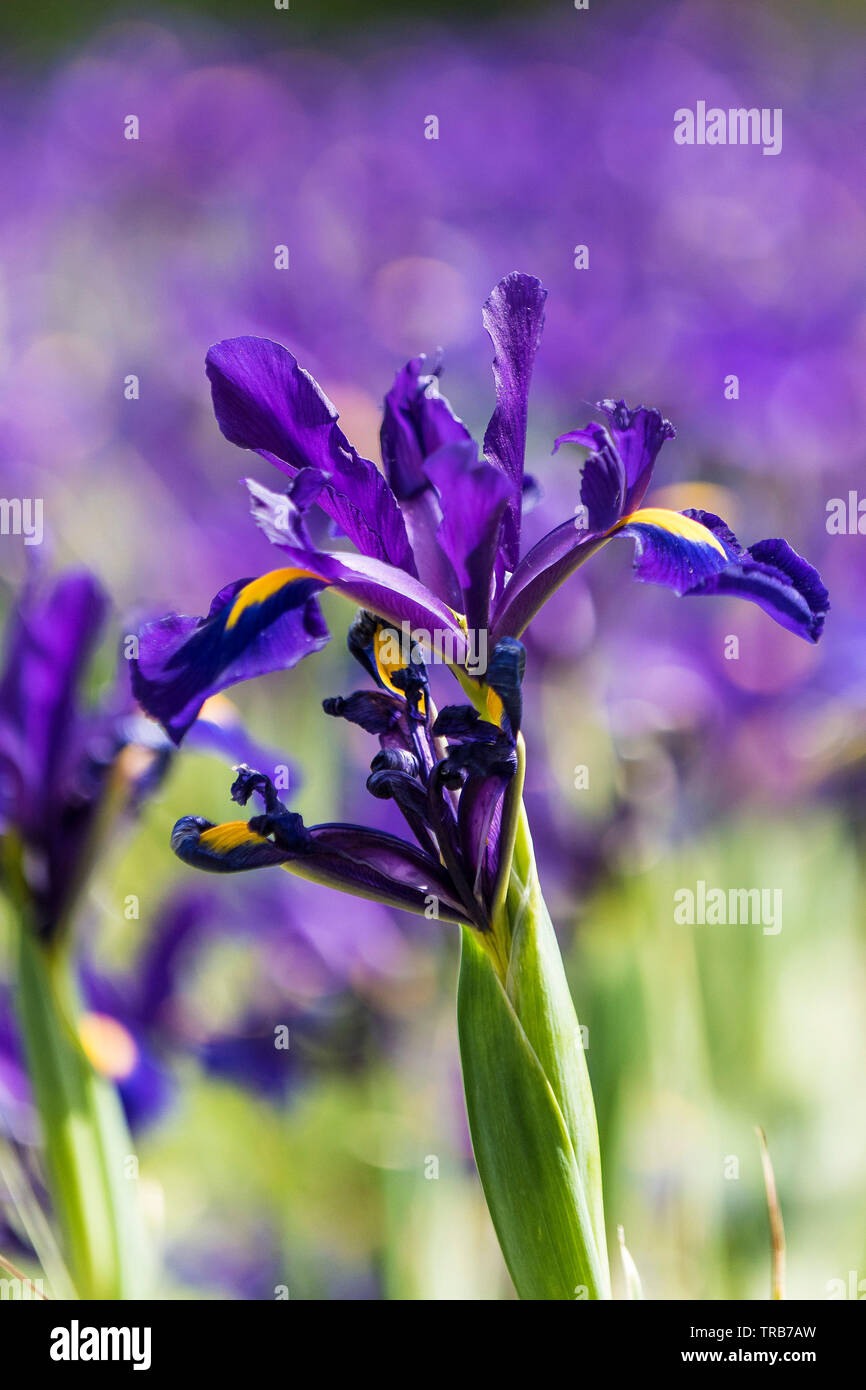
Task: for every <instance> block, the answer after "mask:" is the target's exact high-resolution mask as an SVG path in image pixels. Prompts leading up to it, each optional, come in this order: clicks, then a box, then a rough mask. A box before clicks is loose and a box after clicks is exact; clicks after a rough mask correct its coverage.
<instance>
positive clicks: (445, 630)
mask: <svg viewBox="0 0 866 1390" xmlns="http://www.w3.org/2000/svg"><path fill="white" fill-rule="evenodd" d="M247 487H248V488H249V491H250V496H251V499H252V512H253V516H254V518H255V520H256V522H257V524H258V525H259V526H260V527H261V528H262V530H263V531H264V533H265V535H266V536H267V538H268V540H269V541H271V543H272V544H273V545H276V546H279V548H280V550H282V551H284V552H285V553H286V554H287V555H288V556H289V557H290V559H291V561H292V564H293V565H295V566H297V567H298V568H299V569H302V570H305V571H308V572H310V573H314V574H316V575H317V576H318V577H319V578H320V579H321V581H322V584H323V585H329V586H331V587H332V588H334V589H335V590H337V592H338V593H341V594H344V595H345V596H346V597H347V598H350V599H351V600H352V601H353V602H354V603H357V604H359V605H360V607H361V608H366V609H368V610H369V611H370V612H371V613H375V614H377V615H378V616H379V617H380V618H384V619H385V621H386V622H389V623H393V624H394V625H395V627H397V628H398V629H399V628H400V627H401V624H403V623H408V624H409V628H410V629H411V630H413V631H418V632H421V633H426V634H429V636H430V638H434V637H436V635H437V634H438V635H440V636H441V637H448V638H449V640H450V641H451V644H452V646H453V648H454V654H455V660H456V661H460V662H462V661H463V660H465V656H466V651H467V648H466V639H465V637H464V634H463V630H462V628H461V627H460V624H459V623H458V622H457V620H456V618H455V617H454V614H453V613H452V611H451V609H450V608H449V607H448V605H447V604H445V603H443V602H442V601H441V600H440V599H438V598H436V596H435V595H434V594H432V593H431V592H430V590H429V589H428V588H426V587H425V585H423V584H422V583H421V581H420V580H419V579H416V578H414V576H412V575H410V574H407V573H406V572H405V571H404V570H399V569H395V568H394V567H393V566H391V565H386V564H384V563H383V562H382V561H381V560H377V559H374V558H373V557H372V556H369V555H355V554H353V553H352V552H351V551H339V552H335V551H331V552H328V551H312V550H302V549H299V548H298V547H297V546H295V545H294V544H293V543H292V540H291V536H290V534H289V533H288V532H287V531H286V528H285V525H284V520H283V516H284V506H283V504H284V502H285V499H284V498H281V497H280V495H279V494H278V493H275V492H270V491H269V490H268V488H266V487H262V485H261V483H254V482H252V481H251V480H250V479H247ZM418 640H419V641H420V640H421V639H420V638H418Z"/></svg>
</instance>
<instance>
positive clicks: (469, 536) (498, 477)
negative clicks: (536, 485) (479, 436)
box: [425, 440, 516, 632]
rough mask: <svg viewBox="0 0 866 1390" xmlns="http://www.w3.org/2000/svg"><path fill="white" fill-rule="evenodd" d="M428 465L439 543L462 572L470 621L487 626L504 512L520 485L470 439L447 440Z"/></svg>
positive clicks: (457, 571)
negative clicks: (434, 494)
mask: <svg viewBox="0 0 866 1390" xmlns="http://www.w3.org/2000/svg"><path fill="white" fill-rule="evenodd" d="M425 468H426V471H427V473H428V474H429V476H430V478H431V479H432V481H433V484H434V486H435V488H436V491H437V492H438V493H439V497H440V500H441V503H442V521H441V523H440V526H439V529H438V537H439V543H440V545H441V547H442V549H443V551H444V552H445V554H446V555H447V556H448V559H449V560H450V561H451V564H452V566H453V568H454V573H455V574H456V575H457V580H458V582H459V584H460V591H461V594H462V596H463V602H462V608H463V612H464V613H465V615H466V623H467V626H468V627H469V628H471V629H472V630H473V631H474V632H481V631H482V630H483V629H486V627H487V619H488V612H489V607H490V592H491V584H492V580H493V568H494V564H495V561H496V552H497V550H498V547H499V535H500V530H501V526H502V518H503V515H504V513H505V509H506V507H507V506H508V505H509V502H510V501H512V500H513V499H514V497H515V495H516V493H515V488H514V486H513V484H512V483H510V482H509V480H508V478H507V477H506V476H505V474H504V473H502V472H501V471H500V470H499V469H498V468H494V466H493V464H490V463H485V462H484V460H481V459H479V458H478V454H477V450H476V448H475V445H474V443H473V442H472V441H471V440H469V441H468V442H462V443H458V444H446V445H445V446H444V447H443V448H441V449H439V450H438V452H437V453H435V454H434V455H433V456H432V458H430V459H428V460H427V463H426V465H425Z"/></svg>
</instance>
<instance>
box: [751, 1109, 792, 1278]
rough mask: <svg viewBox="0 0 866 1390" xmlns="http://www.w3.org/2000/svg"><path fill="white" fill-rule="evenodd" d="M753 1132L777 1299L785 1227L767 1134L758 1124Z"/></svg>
mask: <svg viewBox="0 0 866 1390" xmlns="http://www.w3.org/2000/svg"><path fill="white" fill-rule="evenodd" d="M755 1133H756V1134H757V1136H758V1142H759V1143H760V1145H761V1167H762V1168H763V1170H764V1188H765V1190H766V1193H767V1213H768V1216H769V1219H770V1252H771V1276H770V1279H771V1291H770V1297H771V1299H774V1300H779V1299H783V1298H784V1297H785V1227H784V1224H783V1222H782V1208H781V1207H780V1205H779V1194H778V1192H777V1191H776V1175H775V1173H774V1172H773V1162H772V1159H771V1158H770V1150H769V1147H768V1145H767V1136H766V1134H765V1133H764V1131H763V1130H762V1129H761V1127H760V1125H756V1126H755Z"/></svg>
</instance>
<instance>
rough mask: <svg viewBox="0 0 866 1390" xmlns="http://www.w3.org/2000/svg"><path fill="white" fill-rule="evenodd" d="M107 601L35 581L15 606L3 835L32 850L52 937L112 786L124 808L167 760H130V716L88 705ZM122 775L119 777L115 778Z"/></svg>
mask: <svg viewBox="0 0 866 1390" xmlns="http://www.w3.org/2000/svg"><path fill="white" fill-rule="evenodd" d="M106 610H107V600H106V597H105V595H104V594H103V592H102V590H101V588H100V587H99V585H98V583H97V581H96V580H95V579H94V577H93V576H92V575H91V574H89V573H86V572H80V573H68V574H63V575H61V576H59V577H58V578H56V579H54V580H52V581H50V582H49V583H47V584H43V583H41V582H39V581H38V580H37V579H35V578H32V579H31V581H30V582H29V583H28V585H27V586H26V588H25V590H24V592H23V594H22V595H21V597H20V599H19V601H18V603H17V604H16V607H15V609H14V612H13V615H12V618H11V622H10V625H9V629H8V632H7V640H6V657H5V663H4V666H3V671H2V675H0V835H2V837H3V838H4V840H5V839H6V838H7V837H8V836H14V837H16V838H17V840H18V841H19V842H20V845H21V847H22V870H23V873H24V875H25V878H26V881H27V888H28V892H29V895H30V898H31V902H32V908H33V913H34V917H35V922H36V928H37V930H38V931H39V932H40V934H41V935H43V936H44V937H45V938H49V937H52V936H53V935H54V934H55V933H56V932H57V931H58V930H59V929H60V927H61V926H62V924H63V922H64V921H65V920H66V919H67V917H68V915H69V912H70V909H71V907H72V904H73V901H74V899H75V896H76V891H77V889H78V887H79V885H80V883H81V882H82V880H83V877H84V875H85V873H86V867H87V864H88V862H89V859H90V855H91V852H92V839H93V831H94V829H95V826H96V823H97V820H98V811H99V808H100V807H101V806H102V805H103V804H104V803H105V801H106V799H107V797H108V796H109V792H110V790H111V789H112V783H113V786H114V788H115V789H116V790H117V792H118V795H119V802H118V806H119V809H120V808H121V807H126V808H130V807H132V806H134V805H135V804H136V802H137V800H138V799H139V797H140V795H141V794H142V792H143V790H144V789H145V788H146V787H147V786H148V784H150V785H154V784H155V781H156V780H158V777H159V774H160V772H161V770H162V766H163V759H164V758H165V757H166V756H168V755H167V753H166V752H165V751H164V752H163V754H162V756H160V754H159V753H157V752H156V751H154V752H153V753H152V754H145V753H143V755H142V757H141V758H140V759H138V758H135V757H127V758H124V756H123V755H124V751H125V750H126V749H127V748H129V747H130V746H131V740H130V739H129V737H128V734H127V732H126V730H125V724H124V713H128V712H129V700H128V697H123V698H124V700H125V705H126V710H124V709H123V707H122V706H121V705H120V704H117V705H115V704H113V703H112V702H111V701H109V702H108V703H106V704H105V705H104V706H103V707H101V708H98V709H86V708H85V707H84V706H83V705H82V703H81V701H80V698H79V696H80V689H79V688H80V685H81V682H82V680H83V677H84V675H85V672H86V670H87V667H88V664H89V661H90V658H91V656H92V654H93V651H94V649H95V646H96V643H97V641H98V639H99V636H100V633H101V631H102V627H103V623H104V620H105V616H106ZM113 774H116V776H115V778H114V781H113Z"/></svg>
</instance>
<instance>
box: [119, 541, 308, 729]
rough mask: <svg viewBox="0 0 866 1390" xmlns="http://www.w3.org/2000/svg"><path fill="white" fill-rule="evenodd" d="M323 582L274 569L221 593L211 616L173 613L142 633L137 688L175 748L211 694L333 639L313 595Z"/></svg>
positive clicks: (300, 572)
mask: <svg viewBox="0 0 866 1390" xmlns="http://www.w3.org/2000/svg"><path fill="white" fill-rule="evenodd" d="M324 587H325V581H324V580H322V579H321V578H320V577H319V576H318V575H315V574H312V573H310V571H308V570H305V569H303V568H300V569H299V568H297V567H294V568H286V569H279V570H273V571H272V572H271V573H269V574H265V575H262V576H261V578H259V579H243V580H238V581H237V583H235V584H230V585H228V586H227V587H226V588H225V589H222V590H220V592H219V594H217V596H216V598H215V599H214V601H213V603H212V604H211V608H210V612H209V613H208V616H207V617H206V618H193V617H183V616H181V615H179V614H176V613H174V614H170V615H169V616H168V617H166V618H162V619H160V621H159V622H155V623H149V624H148V625H147V626H146V627H144V628H143V629H142V631H141V633H140V634H139V655H138V658H137V659H136V660H134V661H133V662H132V689H133V693H134V694H135V697H136V699H137V700H138V701H139V703H140V704H141V706H142V708H143V709H144V710H146V712H147V713H148V714H150V715H152V716H153V717H154V718H155V719H158V720H159V722H160V724H162V726H163V728H164V729H165V730H166V732H167V733H168V734H169V736H170V737H171V739H172V740H173V741H174V742H175V743H180V741H181V739H182V738H183V735H184V734H185V733H186V731H187V729H188V728H189V727H190V725H191V724H192V723H193V720H194V719H195V718H196V715H197V714H198V712H199V710H200V709H201V707H202V705H203V704H204V702H205V700H206V699H208V697H209V696H211V695H214V694H216V693H217V692H218V691H220V690H224V689H225V688H226V687H227V686H230V685H234V684H236V683H237V682H238V681H243V680H249V679H250V677H252V676H260V675H265V674H266V673H267V672H269V671H284V670H288V669H289V668H290V667H292V666H294V665H295V664H296V663H297V662H298V661H300V660H301V659H302V657H305V656H308V655H309V653H310V652H314V651H319V650H320V648H321V647H323V646H324V645H325V643H326V642H327V641H328V636H329V634H328V629H327V627H326V625H325V620H324V618H323V617H322V614H321V612H320V610H319V606H318V604H317V603H316V601H315V598H314V595H315V594H316V593H317V592H318V591H319V590H321V589H323V588H324Z"/></svg>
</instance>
